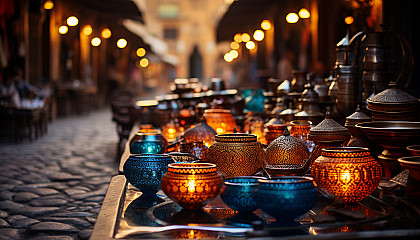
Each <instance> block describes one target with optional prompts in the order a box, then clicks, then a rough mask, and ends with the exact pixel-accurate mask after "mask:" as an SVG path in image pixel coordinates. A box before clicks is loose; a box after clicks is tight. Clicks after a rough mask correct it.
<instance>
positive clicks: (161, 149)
mask: <svg viewBox="0 0 420 240" xmlns="http://www.w3.org/2000/svg"><path fill="white" fill-rule="evenodd" d="M130 153H131V154H147V153H165V145H164V143H163V142H161V141H158V140H151V141H135V142H133V143H132V144H131V145H130Z"/></svg>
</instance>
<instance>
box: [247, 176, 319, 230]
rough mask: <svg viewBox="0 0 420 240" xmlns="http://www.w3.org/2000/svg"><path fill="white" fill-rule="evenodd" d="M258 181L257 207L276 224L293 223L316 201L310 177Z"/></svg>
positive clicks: (315, 191)
mask: <svg viewBox="0 0 420 240" xmlns="http://www.w3.org/2000/svg"><path fill="white" fill-rule="evenodd" d="M258 181H259V182H260V184H259V186H258V188H257V192H256V195H255V199H256V201H257V207H258V208H260V209H261V210H262V211H264V212H265V213H267V214H269V215H270V216H272V217H274V218H276V220H277V222H286V223H287V222H293V221H294V219H295V218H297V217H299V216H301V215H303V214H305V213H306V212H308V211H309V210H310V209H311V208H312V207H313V206H314V205H315V203H316V201H317V190H316V188H315V185H314V181H313V178H311V177H304V176H285V177H275V178H272V179H259V180H258Z"/></svg>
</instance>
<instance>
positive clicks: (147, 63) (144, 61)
mask: <svg viewBox="0 0 420 240" xmlns="http://www.w3.org/2000/svg"><path fill="white" fill-rule="evenodd" d="M140 66H141V67H147V66H149V60H147V58H142V59H141V60H140ZM169 130H171V129H169Z"/></svg>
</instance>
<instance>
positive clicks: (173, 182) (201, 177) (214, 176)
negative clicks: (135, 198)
mask: <svg viewBox="0 0 420 240" xmlns="http://www.w3.org/2000/svg"><path fill="white" fill-rule="evenodd" d="M222 185H223V179H222V177H221V175H220V174H219V173H218V172H217V168H216V165H215V164H212V163H173V164H169V165H168V171H167V172H166V173H165V174H164V175H163V177H162V180H161V187H162V190H163V192H164V193H165V194H166V195H167V196H168V197H169V198H170V199H172V200H173V201H174V202H176V203H177V204H179V205H180V206H181V207H183V208H186V209H200V208H202V207H203V206H204V205H205V204H206V203H207V202H208V201H209V200H211V199H213V198H215V197H216V196H217V195H219V193H220V190H221V188H222Z"/></svg>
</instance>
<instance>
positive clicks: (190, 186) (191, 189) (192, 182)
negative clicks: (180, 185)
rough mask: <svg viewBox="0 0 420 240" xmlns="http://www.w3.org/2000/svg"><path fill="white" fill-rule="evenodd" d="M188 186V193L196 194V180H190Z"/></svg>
mask: <svg viewBox="0 0 420 240" xmlns="http://www.w3.org/2000/svg"><path fill="white" fill-rule="evenodd" d="M187 186H188V192H190V193H192V192H195V180H189V181H188V184H187Z"/></svg>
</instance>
